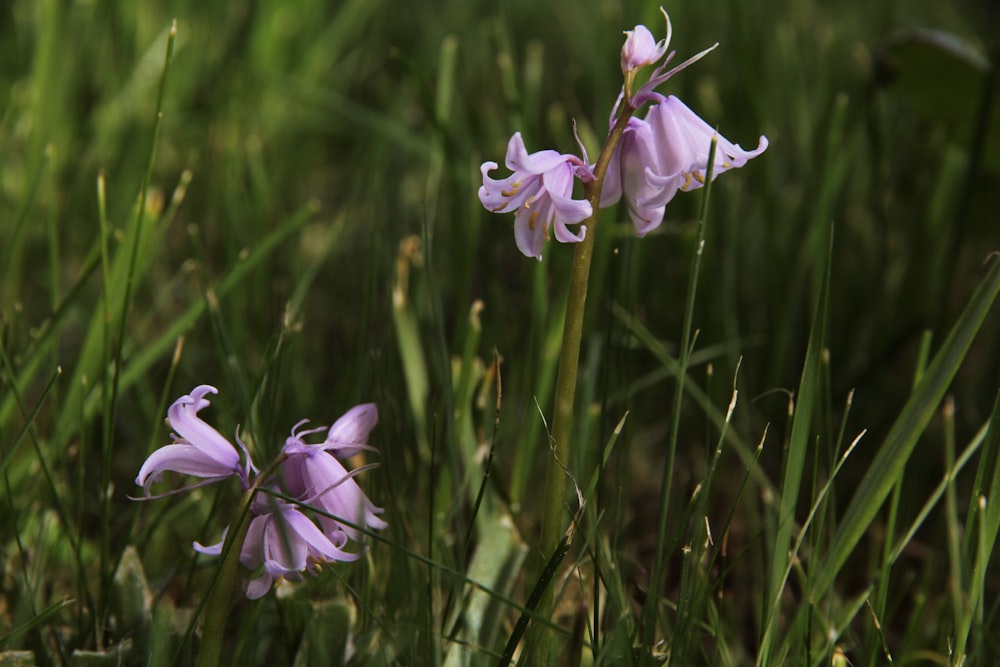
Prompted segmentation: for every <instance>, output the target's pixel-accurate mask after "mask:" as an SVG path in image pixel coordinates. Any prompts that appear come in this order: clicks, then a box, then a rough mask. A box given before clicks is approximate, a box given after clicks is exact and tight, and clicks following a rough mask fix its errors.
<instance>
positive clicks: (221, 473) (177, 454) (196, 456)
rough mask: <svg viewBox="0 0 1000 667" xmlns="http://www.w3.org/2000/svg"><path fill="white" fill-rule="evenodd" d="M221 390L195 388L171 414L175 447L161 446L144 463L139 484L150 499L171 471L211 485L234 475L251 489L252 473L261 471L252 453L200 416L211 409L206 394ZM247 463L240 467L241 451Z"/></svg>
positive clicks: (237, 440) (140, 471)
mask: <svg viewBox="0 0 1000 667" xmlns="http://www.w3.org/2000/svg"><path fill="white" fill-rule="evenodd" d="M217 393H219V390H218V389H216V388H215V387H212V386H210V385H207V384H203V385H199V386H197V387H195V388H194V389H193V390H192V391H191V393H190V394H189V395H186V396H181V397H180V398H178V399H177V400H176V401H174V403H173V405H171V406H170V409H169V410H168V411H167V421H168V423H169V424H170V427H171V428H172V429H173V430H174V432H173V433H171V437H172V438H173V441H174V442H173V444H170V445H166V446H164V447H160V448H159V449H157V450H156V451H155V452H153V453H152V454H150V455H149V458H147V459H146V462H145V463H143V464H142V468H140V470H139V475H138V476H137V477H136V478H135V483H136V484H138V485H139V486H141V487H142V489H143V492H144V493H145V494H146V496H149V488H150V486H152V484H153V483H154V482H157V481H159V480H160V478H161V477H162V476H163V473H164V472H166V471H168V470H170V471H173V472H179V473H181V474H182V475H191V476H192V477H203V478H205V482H202V484H210V483H212V482H217V481H219V480H220V479H224V478H226V477H230V476H236V477H238V478H239V479H240V482H241V483H242V484H243V488H248V487H249V477H250V471H251V470H252V471H254V472H257V469H256V468H255V467H254V465H253V461H251V459H250V453H249V452H248V451H247V449H246V447H245V446H244V445H243V443H242V442H241V441H240V439H239V435H237V436H236V442H237V443H238V444H239V449H237V448H236V447H234V446H233V444H232V443H231V442H229V440H227V439H226V438H224V437H222V435H221V434H220V433H219V432H218V431H216V430H215V429H214V428H212V427H211V426H209V425H208V424H206V423H205V422H204V421H202V420H201V419H200V418H199V417H198V412H199V411H200V410H201V409H203V408H206V407H208V406H209V401H208V399H207V398H205V394H217ZM241 451H242V453H243V455H244V456H245V457H246V462H245V463H244V464H242V465H241V464H240V452H241ZM196 486H197V485H196Z"/></svg>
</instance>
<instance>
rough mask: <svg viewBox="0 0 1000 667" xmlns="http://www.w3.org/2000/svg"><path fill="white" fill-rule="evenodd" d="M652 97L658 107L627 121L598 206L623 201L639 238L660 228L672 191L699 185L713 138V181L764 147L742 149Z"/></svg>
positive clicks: (672, 102)
mask: <svg viewBox="0 0 1000 667" xmlns="http://www.w3.org/2000/svg"><path fill="white" fill-rule="evenodd" d="M658 97H659V100H660V102H659V104H654V105H653V106H651V107H650V109H649V111H648V113H647V114H646V118H645V120H640V119H637V118H631V119H629V124H628V127H627V128H626V130H625V132H624V133H623V135H622V139H621V142H620V143H619V145H618V150H617V151H616V154H615V155H614V156H613V158H612V161H611V164H610V165H609V167H608V173H607V177H606V178H605V181H604V189H603V190H602V192H601V206H602V207H603V206H610V205H611V204H614V203H615V202H617V201H618V199H619V198H621V197H624V198H625V203H626V206H627V207H628V211H629V216H631V218H632V222H633V223H634V224H635V229H636V233H637V234H638V235H639V236H640V237H641V236H645V235H646V234H648V233H649V232H650V231H652V230H653V229H655V228H656V227H658V226H659V225H660V223H661V222H662V221H663V213H664V209H665V207H666V205H667V203H669V202H670V200H671V199H673V198H674V195H676V194H677V191H678V190H683V191H685V192H687V191H689V190H694V189H697V188H700V187H702V186H703V185H704V184H705V171H706V170H707V169H708V157H709V146H710V143H711V141H712V138H713V137H715V139H716V147H715V163H714V167H713V170H712V179H713V180H714V179H715V178H716V177H718V175H719V174H721V173H722V172H724V171H728V170H729V169H733V168H735V167H742V166H743V165H744V164H746V163H747V161H748V160H749V159H751V158H753V157H756V156H758V155H760V154H761V153H763V152H764V150H765V149H766V148H767V138H766V137H764V136H761V137H760V139H759V141H758V144H757V148H756V149H754V150H752V151H747V150H744V149H743V148H741V147H740V146H739V145H738V144H733V143H732V142H730V141H729V140H728V139H726V138H725V137H723V136H721V135H719V134H718V133H717V132H716V131H715V129H713V128H712V127H711V126H710V125H709V124H708V123H706V122H705V121H703V120H702V119H701V118H699V117H698V116H697V115H696V114H695V113H694V112H693V111H691V109H689V108H688V107H687V106H686V105H685V104H684V103H683V102H681V101H680V100H679V99H678V98H676V97H674V96H672V95H671V96H670V97H667V98H663V97H662V96H658Z"/></svg>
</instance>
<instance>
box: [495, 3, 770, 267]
mask: <svg viewBox="0 0 1000 667" xmlns="http://www.w3.org/2000/svg"><path fill="white" fill-rule="evenodd" d="M661 11H662V10H661ZM663 15H664V17H665V18H666V22H667V36H666V38H665V39H663V40H662V41H660V42H656V41H655V40H654V38H653V35H652V33H651V32H650V31H649V29H648V28H646V27H645V26H642V25H639V26H636V27H635V29H634V30H628V31H626V32H625V35H626V39H625V44H624V46H622V51H621V67H622V74H623V76H624V78H625V82H624V84H623V86H622V92H621V94H620V95H619V98H618V102H617V103H616V104H615V107H614V110H613V112H612V114H611V122H610V127H611V128H612V130H613V129H614V128H615V127H616V125H618V124H619V123H623V124H624V128H620V129H622V132H621V135H620V138H619V139H618V141H617V142H616V143H615V144H614V145H613V146H612V153H611V155H610V160H609V162H608V168H607V172H606V174H605V175H604V178H603V182H601V183H598V184H597V185H598V186H599V187H600V188H601V189H600V199H599V205H600V207H601V208H605V207H608V206H613V205H614V204H617V203H618V202H619V201H620V200H624V201H625V204H626V207H627V209H628V212H629V216H630V217H631V219H632V222H633V224H634V225H635V229H636V233H637V234H638V235H639V236H640V237H641V236H645V235H646V234H648V233H649V232H650V231H652V230H654V229H656V228H657V227H658V226H659V225H660V223H662V222H663V214H664V210H665V208H666V205H667V204H668V203H669V202H670V200H671V199H673V197H674V195H676V194H677V192H678V191H685V192H686V191H689V190H694V189H696V188H700V187H702V186H703V185H704V184H705V180H706V178H707V177H708V174H706V171H707V170H708V164H709V151H710V146H711V144H712V141H713V139H714V140H715V155H714V160H713V165H714V167H713V170H712V174H711V178H712V179H713V180H714V179H715V178H716V177H717V176H718V175H719V174H720V173H722V172H724V171H727V170H729V169H732V168H734V167H742V166H743V165H744V164H746V163H747V161H748V160H749V159H751V158H753V157H756V156H758V155H760V154H761V153H763V152H764V150H765V149H766V148H767V138H766V137H764V136H761V137H760V139H759V141H758V144H757V148H755V149H754V150H749V151H748V150H744V149H743V148H741V147H740V146H739V145H738V144H733V143H732V142H730V141H728V140H727V139H726V138H724V137H722V136H720V135H719V134H718V133H717V132H716V131H715V130H714V129H713V128H712V127H711V126H710V125H709V124H708V123H706V122H705V121H704V120H702V119H701V118H699V117H698V116H697V114H695V113H694V112H693V111H691V109H689V108H688V107H687V106H686V105H685V104H684V103H683V102H681V101H680V100H679V99H678V98H677V97H674V96H672V95H671V96H669V97H665V96H663V95H661V94H660V93H658V92H656V88H657V87H658V86H660V85H661V84H663V83H664V82H666V81H667V80H668V79H669V78H670V77H672V76H673V75H674V74H676V73H677V72H679V71H681V70H682V69H684V68H685V67H687V66H688V65H690V64H691V63H693V62H695V61H696V60H698V59H700V58H701V57H703V56H704V55H705V54H706V53H708V52H709V51H711V50H712V49H713V48H715V47H714V46H713V47H711V48H709V49H706V50H705V51H702V52H701V53H698V54H696V55H695V56H693V57H692V58H689V59H688V60H686V61H684V62H683V63H681V64H680V65H677V66H675V67H673V68H670V69H668V65H669V63H670V61H671V60H672V59H673V57H674V53H673V52H670V53H669V54H668V53H667V48H668V46H669V43H670V35H671V26H670V19H669V17H667V15H666V12H664V14H663ZM661 61H662V62H661ZM656 63H660V64H659V65H657V66H656V68H655V69H654V70H653V72H652V73H651V75H650V77H649V79H648V80H647V81H646V83H645V84H643V85H642V86H641V87H640V88H639V89H638V90H633V88H634V83H635V79H636V74H637V73H638V71H639V70H640V69H642V68H643V67H647V66H650V65H654V64H656ZM646 105H649V106H648V110H647V112H646V116H645V118H638V117H636V116H635V115H633V114H634V112H636V111H637V110H638V109H640V108H641V107H644V106H646ZM609 136H610V132H609ZM581 153H582V154H583V156H584V157H583V158H579V157H576V156H575V155H569V154H560V153H558V152H556V151H552V150H543V151H538V152H537V153H528V151H527V149H526V148H525V146H524V141H523V140H522V139H521V135H520V133H515V134H514V136H513V137H511V138H510V142H509V143H508V145H507V157H506V160H505V164H506V167H507V169H509V170H510V171H511V172H513V174H512V175H511V176H509V177H507V178H504V179H494V178H492V177H490V176H489V172H491V171H493V170H494V169H497V168H498V165H497V163H495V162H484V163H483V165H482V167H481V171H482V176H483V186H482V187H481V188H479V200H480V201H481V202H482V204H483V206H484V207H485V208H486V209H487V210H489V211H491V212H494V213H507V212H510V211H516V212H517V213H516V215H515V220H514V236H515V239H516V241H517V247H518V249H519V250H520V251H521V252H522V253H524V254H525V255H526V256H528V257H535V258H536V259H539V260H540V259H541V258H542V246H543V245H544V242H545V241H546V240H547V239H548V238H549V229H550V227H551V228H552V229H553V230H554V235H555V237H556V240H557V241H562V242H563V243H575V242H579V241H582V240H583V239H584V237H585V235H586V233H587V229H586V225H584V224H582V223H583V222H584V221H586V220H588V219H589V218H591V216H592V215H593V213H594V211H593V206H592V205H591V202H590V201H587V200H586V199H573V185H574V178H579V179H580V181H581V182H582V183H584V184H593V183H595V181H597V180H598V175H597V174H596V172H595V169H596V166H597V165H596V164H590V163H588V161H587V159H586V152H585V151H583V150H582V148H581ZM595 201H596V197H595ZM568 225H579V227H578V230H577V231H576V233H573V232H571V231H570V230H569V229H568Z"/></svg>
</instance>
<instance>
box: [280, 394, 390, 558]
mask: <svg viewBox="0 0 1000 667" xmlns="http://www.w3.org/2000/svg"><path fill="white" fill-rule="evenodd" d="M359 407H363V406H359ZM355 410H357V408H355ZM352 412H353V411H352ZM350 414H351V413H348V415H350ZM346 416H347V415H345V417H346ZM302 423H303V422H299V424H297V425H296V428H297V427H298V426H301V425H302ZM339 423H340V421H338V424H339ZM372 425H374V423H372ZM334 426H336V424H335V425H334ZM363 428H364V427H363ZM367 428H368V430H370V428H371V427H370V426H368V427H367ZM318 430H322V429H313V430H310V431H301V432H296V431H295V429H292V434H291V436H290V437H289V438H288V439H287V440H286V441H285V446H284V447H283V448H282V452H283V453H284V454H285V455H286V456H287V459H286V460H285V462H284V463H283V464H282V466H281V469H282V476H283V481H284V486H285V489H286V490H287V492H288V495H290V496H292V497H295V498H298V499H300V500H302V501H304V502H306V503H308V504H309V505H310V506H311V507H314V508H316V509H317V510H319V511H320V512H322V513H325V514H329V515H331V516H323V514H320V515H319V516H318V517H317V519H318V521H319V525H320V526H321V527H322V528H323V532H324V533H325V534H326V535H327V536H332V535H336V534H337V533H341V532H342V533H345V534H346V535H347V536H348V537H349V538H350V539H352V540H357V539H359V537H360V533H361V531H363V530H367V529H379V530H380V529H383V528H385V527H386V526H387V525H388V524H387V523H386V522H385V521H383V520H382V519H380V518H379V517H378V515H379V514H381V513H382V511H383V510H382V509H381V508H379V507H376V506H375V505H374V503H372V501H371V500H369V499H368V496H366V495H365V493H364V491H362V490H361V487H360V486H358V483H357V482H356V481H354V476H355V475H356V474H358V473H359V472H362V471H363V470H364V468H358V469H357V470H354V471H351V472H348V471H347V469H346V468H344V466H343V465H342V464H341V463H340V461H338V460H337V459H336V458H334V457H333V456H332V455H331V454H330V453H329V452H327V449H328V447H329V445H328V442H329V440H328V442H324V443H320V444H317V445H310V444H308V443H306V442H305V441H304V440H303V439H302V436H304V435H307V434H309V433H315V432H316V431H318ZM332 430H333V429H331V431H332ZM366 435H367V433H366ZM331 517H336V518H331Z"/></svg>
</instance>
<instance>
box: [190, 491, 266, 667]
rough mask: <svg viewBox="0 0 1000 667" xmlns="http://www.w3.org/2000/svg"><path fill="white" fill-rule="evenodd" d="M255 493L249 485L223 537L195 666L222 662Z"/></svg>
mask: <svg viewBox="0 0 1000 667" xmlns="http://www.w3.org/2000/svg"><path fill="white" fill-rule="evenodd" d="M256 491H257V488H256V486H252V487H250V488H249V489H247V491H246V493H244V494H243V499H242V501H241V502H240V511H239V514H237V516H236V521H235V525H234V526H233V530H230V531H229V532H228V533H227V534H226V540H225V543H224V544H223V546H222V562H221V563H219V570H218V574H217V575H216V577H215V581H214V583H213V585H212V588H211V590H210V591H209V597H208V601H207V602H206V605H205V624H204V626H202V634H201V650H200V651H199V652H198V667H217V666H218V665H219V664H220V661H221V659H222V642H223V640H224V639H225V633H226V619H228V618H229V605H230V603H231V602H232V599H233V592H234V591H235V590H236V582H237V580H238V579H239V571H240V550H241V546H242V544H243V541H244V540H245V539H246V536H247V531H248V530H249V529H250V516H249V515H250V503H252V502H253V497H254V494H255V493H256Z"/></svg>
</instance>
